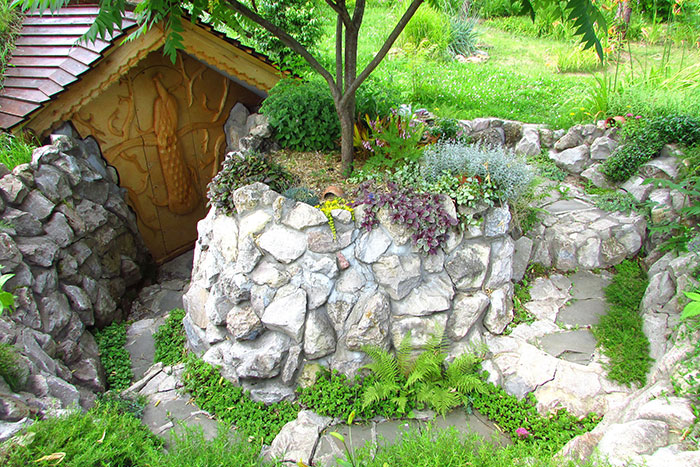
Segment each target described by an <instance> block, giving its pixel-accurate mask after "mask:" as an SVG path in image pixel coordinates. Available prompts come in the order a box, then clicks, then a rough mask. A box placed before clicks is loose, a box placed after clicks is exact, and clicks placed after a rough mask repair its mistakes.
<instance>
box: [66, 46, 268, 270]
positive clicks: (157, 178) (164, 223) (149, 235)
mask: <svg viewBox="0 0 700 467" xmlns="http://www.w3.org/2000/svg"><path fill="white" fill-rule="evenodd" d="M260 100H261V99H260V97H258V96H257V95H255V94H253V93H252V92H250V91H249V90H247V89H245V88H244V87H242V86H240V85H238V84H236V83H235V82H233V81H231V80H229V79H228V78H227V77H226V76H224V75H222V74H220V73H218V72H217V71H215V70H213V69H211V68H209V67H207V66H206V65H204V64H203V63H201V62H199V61H197V60H195V59H193V58H191V57H189V56H188V55H186V54H182V53H179V54H178V57H177V60H176V62H175V63H174V64H173V63H171V62H170V61H169V60H168V59H167V58H165V57H163V55H162V52H161V51H156V52H153V53H151V54H149V55H148V56H147V57H146V58H145V59H144V60H143V61H142V62H141V63H140V64H139V65H138V66H136V67H135V68H133V69H131V70H130V72H129V73H127V74H126V75H124V76H122V77H121V79H120V80H119V81H118V82H117V83H115V84H113V85H111V86H109V87H108V88H107V89H106V90H105V91H104V92H103V93H102V94H101V95H100V96H99V97H97V98H96V99H94V100H93V101H91V102H90V103H89V104H87V105H85V106H84V107H82V108H81V109H79V110H78V111H77V112H75V113H74V114H73V116H72V120H73V123H74V125H75V126H76V128H77V130H78V131H79V132H80V133H81V134H82V135H83V136H86V135H93V136H94V137H95V138H96V139H97V141H98V142H99V143H100V147H101V148H102V152H103V155H104V157H105V159H106V160H107V161H108V162H109V163H110V164H111V165H113V166H114V167H115V168H116V169H117V171H118V173H119V179H120V185H121V186H122V187H124V188H126V189H127V191H128V195H129V204H130V205H131V206H132V207H133V209H134V211H135V212H136V215H137V219H138V225H139V230H140V231H141V234H142V236H143V238H144V241H145V242H146V245H147V246H148V247H149V249H150V251H151V253H152V255H153V257H154V258H155V259H156V260H157V261H159V262H161V261H165V260H167V259H169V258H171V257H173V256H175V255H177V254H179V253H180V252H182V251H183V250H185V249H187V248H189V247H190V246H191V245H192V243H193V242H194V240H196V238H197V221H199V220H200V219H202V218H203V217H204V216H205V215H206V201H207V198H206V186H207V183H209V181H210V180H211V178H212V177H213V175H214V174H216V172H217V171H218V170H219V167H220V164H221V160H222V158H223V156H224V151H225V149H226V138H225V135H224V131H223V127H224V123H225V121H226V119H227V118H228V114H229V112H230V110H231V108H232V107H233V105H234V104H235V103H236V102H242V103H243V104H244V105H246V106H248V107H249V108H250V107H255V106H256V105H257V104H259V102H260Z"/></svg>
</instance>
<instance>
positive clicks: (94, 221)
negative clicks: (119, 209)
mask: <svg viewBox="0 0 700 467" xmlns="http://www.w3.org/2000/svg"><path fill="white" fill-rule="evenodd" d="M62 212H63V211H62ZM75 212H76V214H77V215H78V216H80V218H81V219H82V222H83V223H84V224H85V228H84V229H85V230H84V231H81V230H80V229H76V226H75V225H73V224H72V223H71V227H72V228H73V230H74V231H75V234H76V235H78V236H82V235H83V234H84V233H86V232H92V231H94V230H97V229H98V228H100V227H102V226H103V225H105V224H106V223H107V220H108V219H109V217H108V212H107V210H106V209H105V208H103V207H102V206H100V205H99V204H96V203H93V202H92V201H90V200H87V199H84V200H82V201H81V202H80V204H78V205H77V206H76V208H75ZM63 214H65V216H66V218H68V222H69V223H70V221H71V217H70V216H69V215H68V214H66V213H65V212H64V213H63Z"/></svg>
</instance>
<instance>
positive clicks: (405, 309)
mask: <svg viewBox="0 0 700 467" xmlns="http://www.w3.org/2000/svg"><path fill="white" fill-rule="evenodd" d="M454 294H455V291H454V287H453V286H452V281H451V280H450V276H448V275H447V273H445V272H443V273H441V274H431V275H430V276H428V277H427V278H426V280H425V281H423V283H422V284H421V285H420V286H418V287H416V288H414V289H413V290H412V291H411V293H409V294H408V296H406V297H405V298H404V299H403V300H401V301H398V302H394V304H393V307H392V314H394V315H412V316H426V315H431V314H433V313H437V312H439V311H445V310H449V309H450V306H451V305H452V297H454Z"/></svg>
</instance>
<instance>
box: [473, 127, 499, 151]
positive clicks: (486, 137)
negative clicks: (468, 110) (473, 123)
mask: <svg viewBox="0 0 700 467" xmlns="http://www.w3.org/2000/svg"><path fill="white" fill-rule="evenodd" d="M470 136H471V140H472V141H473V142H474V143H475V144H479V145H483V146H489V147H499V146H503V144H504V143H505V142H506V137H505V133H504V131H503V129H502V128H488V129H486V130H482V131H477V132H474V133H472V134H471V135H470Z"/></svg>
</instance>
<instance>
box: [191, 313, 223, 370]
mask: <svg viewBox="0 0 700 467" xmlns="http://www.w3.org/2000/svg"><path fill="white" fill-rule="evenodd" d="M182 327H183V328H184V329H185V335H186V336H187V348H188V349H190V350H191V351H192V352H194V353H195V354H197V355H200V356H201V355H202V354H204V353H205V352H207V351H208V350H209V344H208V343H207V340H206V331H204V330H203V329H202V328H200V327H199V326H197V325H196V324H194V323H193V322H192V319H191V318H190V315H185V317H184V318H183V319H182ZM205 361H207V360H205ZM224 371H225V370H224Z"/></svg>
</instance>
